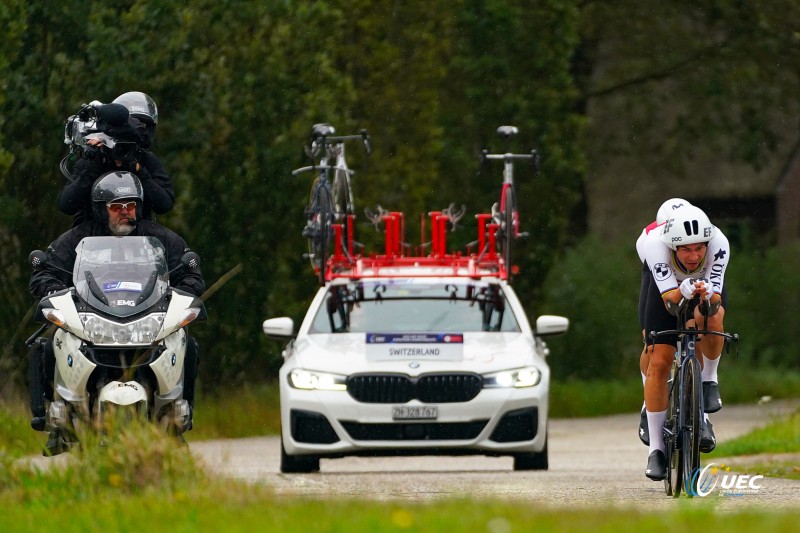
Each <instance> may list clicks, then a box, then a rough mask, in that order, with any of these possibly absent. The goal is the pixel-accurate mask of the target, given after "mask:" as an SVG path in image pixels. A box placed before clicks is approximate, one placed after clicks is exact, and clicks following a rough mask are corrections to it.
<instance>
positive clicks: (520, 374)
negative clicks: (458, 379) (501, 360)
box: [483, 366, 542, 389]
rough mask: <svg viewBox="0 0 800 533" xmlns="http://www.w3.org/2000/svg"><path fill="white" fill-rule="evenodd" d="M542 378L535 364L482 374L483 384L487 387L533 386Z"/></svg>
mask: <svg viewBox="0 0 800 533" xmlns="http://www.w3.org/2000/svg"><path fill="white" fill-rule="evenodd" d="M541 380H542V373H541V372H540V371H539V369H538V368H536V367H535V366H526V367H525V368H515V369H513V370H504V371H503V372H494V373H492V374H485V375H484V376H483V386H484V388H487V389H497V388H510V387H514V388H523V387H534V386H536V385H538V384H539V382H540V381H541Z"/></svg>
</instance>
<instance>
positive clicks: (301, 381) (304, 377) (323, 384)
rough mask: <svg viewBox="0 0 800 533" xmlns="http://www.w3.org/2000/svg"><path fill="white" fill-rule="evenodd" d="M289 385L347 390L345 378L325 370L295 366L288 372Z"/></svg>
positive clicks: (308, 388)
mask: <svg viewBox="0 0 800 533" xmlns="http://www.w3.org/2000/svg"><path fill="white" fill-rule="evenodd" d="M289 385H291V386H292V387H293V388H295V389H304V390H347V383H346V378H345V377H344V376H339V375H337V374H329V373H327V372H314V371H311V370H303V369H301V368H295V369H294V370H292V371H291V372H289Z"/></svg>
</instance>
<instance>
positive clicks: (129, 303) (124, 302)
mask: <svg viewBox="0 0 800 533" xmlns="http://www.w3.org/2000/svg"><path fill="white" fill-rule="evenodd" d="M115 305H127V306H129V307H135V306H136V302H135V301H134V300H116V303H115Z"/></svg>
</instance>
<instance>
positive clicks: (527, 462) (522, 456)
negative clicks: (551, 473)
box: [514, 440, 548, 470]
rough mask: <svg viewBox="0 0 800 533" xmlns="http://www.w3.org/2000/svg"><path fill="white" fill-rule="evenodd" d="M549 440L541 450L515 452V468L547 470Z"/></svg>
mask: <svg viewBox="0 0 800 533" xmlns="http://www.w3.org/2000/svg"><path fill="white" fill-rule="evenodd" d="M547 468H548V464H547V440H545V441H544V448H542V451H540V452H530V453H517V454H514V470H547Z"/></svg>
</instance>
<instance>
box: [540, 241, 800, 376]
mask: <svg viewBox="0 0 800 533" xmlns="http://www.w3.org/2000/svg"><path fill="white" fill-rule="evenodd" d="M731 256H732V261H731V263H730V266H729V267H728V269H727V271H726V273H725V286H726V287H727V292H728V307H727V310H726V311H727V312H726V315H725V329H726V330H727V331H729V332H733V333H738V334H739V335H740V337H741V342H740V346H739V355H738V356H736V355H731V356H730V357H732V358H735V363H734V362H733V361H731V364H735V365H736V366H739V367H742V366H750V367H756V368H778V369H794V370H796V369H800V359H798V357H797V348H796V340H795V339H794V336H793V334H794V332H795V331H798V330H800V276H798V275H797V272H798V271H800V245H796V246H791V247H783V248H777V247H775V248H770V249H767V250H766V251H764V250H758V249H755V248H752V249H749V250H742V251H737V250H734V251H733V253H732V254H731ZM640 270H641V264H640V263H639V260H638V258H637V256H636V252H635V250H634V246H633V242H630V243H628V242H626V243H619V244H608V243H603V242H601V241H600V240H599V239H598V238H596V237H589V238H587V239H585V240H583V241H582V242H580V243H579V244H578V245H577V246H575V247H574V248H571V249H570V250H568V251H566V253H564V255H563V257H562V258H561V260H560V261H558V262H557V263H556V268H555V269H554V270H553V271H552V272H551V273H550V275H549V276H548V278H547V281H546V282H545V285H544V291H543V300H542V306H541V308H540V312H545V313H554V314H561V315H564V316H567V317H569V318H570V330H569V332H568V333H567V334H566V336H565V337H564V338H563V339H560V338H559V339H555V340H554V341H553V342H551V343H549V345H550V350H551V353H552V357H551V359H550V361H549V362H550V365H551V367H552V370H553V375H554V377H555V378H556V379H561V380H563V379H567V378H579V379H591V380H594V379H600V380H602V379H628V378H631V377H632V376H635V375H638V373H637V371H636V369H637V368H638V357H639V353H640V352H641V346H642V345H641V341H640V335H639V326H638V319H637V302H638V297H639V287H640V285H639V283H640V280H641V277H640V274H639V272H640ZM726 359H728V356H726ZM724 366H725V364H723V365H722V367H720V368H721V371H723V372H724V368H723V367H724Z"/></svg>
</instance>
